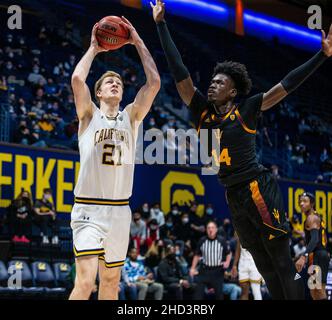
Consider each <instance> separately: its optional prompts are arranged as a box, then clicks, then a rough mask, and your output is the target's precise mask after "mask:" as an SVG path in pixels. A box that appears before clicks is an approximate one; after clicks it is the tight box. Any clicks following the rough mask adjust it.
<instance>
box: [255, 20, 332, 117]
mask: <svg viewBox="0 0 332 320" xmlns="http://www.w3.org/2000/svg"><path fill="white" fill-rule="evenodd" d="M331 56H332V24H331V26H330V31H329V34H328V35H327V37H326V36H325V32H324V30H322V49H321V50H320V51H319V52H318V53H317V54H316V55H314V56H313V57H312V58H311V59H310V60H309V61H307V62H305V63H304V64H302V65H301V66H299V67H298V68H296V69H295V70H293V71H291V72H290V73H289V74H288V75H287V76H286V77H285V78H284V79H283V80H281V82H280V83H278V84H277V85H276V86H274V87H273V88H272V89H270V90H269V91H268V92H266V93H265V94H264V96H263V103H262V107H261V110H262V111H265V110H268V109H270V108H271V107H273V106H274V105H275V104H277V103H278V102H280V101H281V100H282V99H283V98H284V97H286V96H287V95H288V94H290V93H291V92H293V91H294V90H295V89H297V88H298V87H299V86H300V85H301V84H302V83H303V82H304V81H305V80H306V79H307V78H308V77H309V76H311V75H312V74H313V73H314V72H315V71H316V70H317V69H318V68H319V67H320V66H321V65H322V64H323V62H324V61H325V60H327V59H328V58H329V57H331Z"/></svg>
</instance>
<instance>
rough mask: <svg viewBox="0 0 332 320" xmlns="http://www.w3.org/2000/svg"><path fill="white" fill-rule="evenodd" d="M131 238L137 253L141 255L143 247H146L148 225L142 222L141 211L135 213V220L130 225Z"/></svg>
mask: <svg viewBox="0 0 332 320" xmlns="http://www.w3.org/2000/svg"><path fill="white" fill-rule="evenodd" d="M130 237H131V240H132V241H133V243H134V247H135V248H136V249H137V253H138V254H140V249H141V246H143V245H144V243H145V239H146V223H145V222H144V221H143V220H142V218H141V213H140V212H139V210H135V211H134V214H133V220H132V221H131V224H130Z"/></svg>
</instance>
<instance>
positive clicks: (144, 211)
mask: <svg viewBox="0 0 332 320" xmlns="http://www.w3.org/2000/svg"><path fill="white" fill-rule="evenodd" d="M140 211H141V215H142V219H143V220H144V221H145V222H147V221H148V220H149V218H150V206H149V204H148V203H147V202H145V203H143V205H142V207H141V208H140Z"/></svg>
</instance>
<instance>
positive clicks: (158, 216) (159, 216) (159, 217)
mask: <svg viewBox="0 0 332 320" xmlns="http://www.w3.org/2000/svg"><path fill="white" fill-rule="evenodd" d="M151 220H156V221H157V223H158V225H159V227H161V226H162V225H164V224H165V217H164V213H163V212H162V211H161V210H160V206H159V203H155V204H154V205H153V207H152V209H151V210H150V221H151Z"/></svg>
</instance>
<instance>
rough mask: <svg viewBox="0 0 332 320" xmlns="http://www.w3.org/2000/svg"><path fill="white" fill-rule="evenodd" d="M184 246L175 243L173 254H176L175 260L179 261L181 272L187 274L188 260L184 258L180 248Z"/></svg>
mask: <svg viewBox="0 0 332 320" xmlns="http://www.w3.org/2000/svg"><path fill="white" fill-rule="evenodd" d="M182 249H184V248H181V246H180V244H176V245H175V256H176V260H177V261H178V262H179V264H180V266H181V269H182V273H183V274H188V273H189V268H188V266H189V264H188V261H187V260H186V259H185V258H184V256H183V251H184V250H182Z"/></svg>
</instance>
